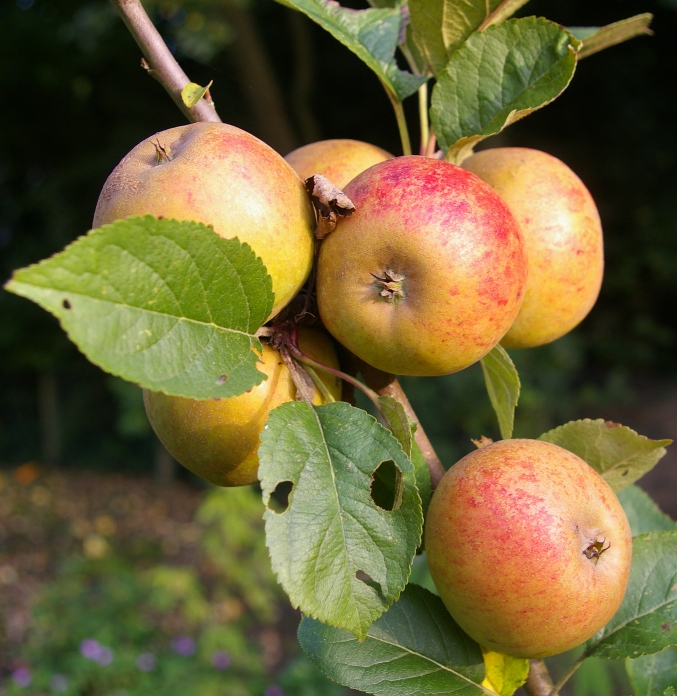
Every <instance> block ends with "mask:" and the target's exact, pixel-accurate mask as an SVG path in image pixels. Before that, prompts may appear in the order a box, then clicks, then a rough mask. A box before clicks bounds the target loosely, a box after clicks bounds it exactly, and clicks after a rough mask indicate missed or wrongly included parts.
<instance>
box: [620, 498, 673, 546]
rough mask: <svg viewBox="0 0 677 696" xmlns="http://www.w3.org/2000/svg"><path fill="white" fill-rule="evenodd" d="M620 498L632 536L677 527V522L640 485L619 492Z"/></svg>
mask: <svg viewBox="0 0 677 696" xmlns="http://www.w3.org/2000/svg"><path fill="white" fill-rule="evenodd" d="M618 500H620V502H621V505H622V506H623V510H625V514H626V516H627V518H628V522H629V523H630V530H631V531H632V536H637V535H638V534H647V533H648V532H660V531H670V530H675V529H677V522H674V521H673V520H671V519H670V518H669V517H668V516H667V515H666V514H665V513H664V512H663V511H662V510H660V508H659V507H658V505H656V503H654V501H653V500H652V499H651V498H650V497H649V495H648V494H647V493H645V492H644V491H643V490H642V489H641V488H639V487H638V486H628V487H627V488H625V489H623V490H622V491H621V492H620V493H619V494H618Z"/></svg>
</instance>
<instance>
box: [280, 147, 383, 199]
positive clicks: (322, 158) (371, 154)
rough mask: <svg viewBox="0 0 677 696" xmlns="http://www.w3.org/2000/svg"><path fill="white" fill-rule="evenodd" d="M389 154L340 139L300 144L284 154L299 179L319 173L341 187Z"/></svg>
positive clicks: (379, 149) (377, 148)
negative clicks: (300, 145)
mask: <svg viewBox="0 0 677 696" xmlns="http://www.w3.org/2000/svg"><path fill="white" fill-rule="evenodd" d="M392 157H393V156H392V155H391V154H390V153H389V152H386V151H385V150H382V149H381V148H380V147H377V146H376V145H371V144H370V143H365V142H362V141H361V140H348V139H340V138H339V139H335V140H319V141H317V142H315V143H310V144H309V145H303V147H299V148H297V149H296V150H292V151H291V152H289V153H288V154H286V155H285V156H284V158H285V159H286V160H287V162H289V164H291V166H292V167H293V168H294V169H295V170H296V172H297V173H298V175H299V176H300V177H301V178H302V179H304V180H305V179H307V178H308V177H311V176H313V174H322V176H326V177H327V179H329V181H331V183H332V184H334V185H336V186H338V187H339V188H340V189H342V188H343V187H344V186H345V185H346V184H347V183H348V182H349V181H350V180H351V179H354V178H355V177H356V176H357V175H358V174H360V173H361V172H363V171H364V170H365V169H368V168H369V167H371V166H372V165H373V164H378V163H379V162H385V160H389V159H392Z"/></svg>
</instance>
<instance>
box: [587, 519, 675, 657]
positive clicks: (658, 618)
mask: <svg viewBox="0 0 677 696" xmlns="http://www.w3.org/2000/svg"><path fill="white" fill-rule="evenodd" d="M675 645H677V531H672V532H651V533H650V534H642V535H640V536H637V537H635V538H634V539H633V544H632V566H631V568H630V579H629V581H628V588H627V590H626V592H625V598H624V599H623V603H622V604H621V607H620V609H619V610H618V611H617V612H616V614H615V615H614V617H613V618H612V619H611V621H610V622H609V623H608V624H607V625H606V626H605V627H604V628H603V629H602V630H601V631H599V633H597V634H596V635H595V636H594V637H593V638H591V639H590V640H589V641H588V642H587V643H586V649H585V655H586V656H587V657H590V656H593V657H603V658H605V659H610V660H617V659H622V658H626V657H631V658H635V657H639V656H640V655H649V654H652V653H656V652H659V651H661V650H663V649H664V648H667V647H671V646H675Z"/></svg>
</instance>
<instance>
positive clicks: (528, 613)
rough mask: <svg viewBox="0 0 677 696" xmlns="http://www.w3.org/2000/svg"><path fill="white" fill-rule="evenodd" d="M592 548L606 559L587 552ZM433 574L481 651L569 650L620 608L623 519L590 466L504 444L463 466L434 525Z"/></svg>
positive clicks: (430, 539) (444, 488)
mask: <svg viewBox="0 0 677 696" xmlns="http://www.w3.org/2000/svg"><path fill="white" fill-rule="evenodd" d="M596 542H601V543H603V547H602V548H604V550H603V551H602V553H601V554H600V555H599V557H598V558H596V559H595V558H588V557H587V556H586V554H585V553H584V551H586V549H588V548H589V547H590V545H591V544H594V543H596ZM425 545H426V551H427V554H428V563H429V567H430V574H431V576H432V578H433V580H434V582H435V585H436V587H437V589H438V591H439V594H440V597H441V598H442V601H443V602H444V604H445V606H446V607H447V609H448V610H449V613H450V614H451V615H452V617H453V618H454V619H455V620H456V622H457V623H458V624H459V625H460V626H461V628H463V629H464V630H465V631H466V632H467V633H468V634H469V635H470V636H471V637H472V638H474V639H475V640H476V641H477V642H478V643H480V645H482V646H484V647H486V648H489V649H491V650H494V651H496V652H500V653H504V654H506V655H511V656H513V657H522V658H540V657H547V656H548V655H555V654H557V653H561V652H564V651H565V650H569V649H571V648H573V647H575V646H577V645H579V644H580V643H582V642H584V641H585V640H587V639H588V638H590V637H591V636H593V635H594V634H595V633H596V632H597V631H599V630H600V629H601V628H602V627H603V626H604V625H605V624H606V623H607V622H608V621H609V620H610V619H611V617H612V616H613V615H614V613H615V612H616V610H617V609H618V607H619V606H620V604H621V602H622V600H623V596H624V594H625V588H626V585H627V580H628V574H629V572H630V560H631V553H632V538H631V535H630V527H629V525H628V521H627V518H626V516H625V513H624V511H623V508H622V507H621V505H620V503H619V502H618V498H616V495H615V494H614V492H613V491H612V490H611V488H610V487H609V485H608V484H607V483H606V481H604V479H603V478H602V477H601V476H600V475H599V474H598V473H597V472H596V471H595V470H594V469H593V468H592V467H590V466H589V465H588V464H586V463H585V462H584V461H583V460H582V459H580V458H579V457H577V456H576V455H575V454H572V453H571V452H568V451H567V450H564V449H562V448H561V447H558V446H557V445H553V444H550V443H547V442H542V441H540V440H520V439H516V440H501V441H499V442H496V443H494V444H491V445H488V446H485V447H483V448H481V449H479V450H477V451H475V452H472V453H471V454H469V455H467V456H465V457H464V458H463V459H461V460H460V461H459V462H458V463H456V464H455V465H454V466H452V467H451V469H449V471H448V472H447V473H446V474H445V475H444V476H443V477H442V480H441V481H440V484H439V485H438V487H437V489H436V490H435V492H434V494H433V497H432V500H431V503H430V507H429V510H428V514H427V518H426V530H425Z"/></svg>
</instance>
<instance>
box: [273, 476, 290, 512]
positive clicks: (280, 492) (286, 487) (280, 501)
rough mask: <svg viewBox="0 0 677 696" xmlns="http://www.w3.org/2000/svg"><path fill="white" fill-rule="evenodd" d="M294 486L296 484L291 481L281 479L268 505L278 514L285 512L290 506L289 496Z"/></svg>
mask: <svg viewBox="0 0 677 696" xmlns="http://www.w3.org/2000/svg"><path fill="white" fill-rule="evenodd" d="M293 488H294V484H293V483H292V482H291V481H280V483H278V484H277V486H275V490H274V491H273V492H272V494H271V496H270V500H269V501H268V507H269V508H270V509H271V510H272V511H273V512H276V513H277V514H278V515H281V514H282V513H283V512H285V511H286V510H287V508H288V507H289V496H290V495H291V492H292V490H293Z"/></svg>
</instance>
